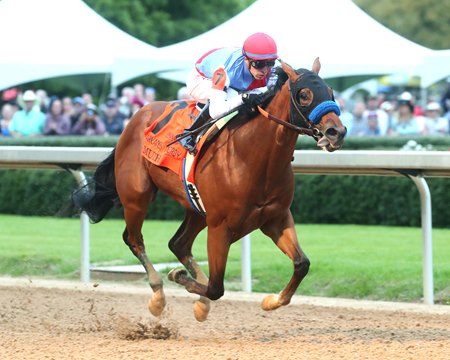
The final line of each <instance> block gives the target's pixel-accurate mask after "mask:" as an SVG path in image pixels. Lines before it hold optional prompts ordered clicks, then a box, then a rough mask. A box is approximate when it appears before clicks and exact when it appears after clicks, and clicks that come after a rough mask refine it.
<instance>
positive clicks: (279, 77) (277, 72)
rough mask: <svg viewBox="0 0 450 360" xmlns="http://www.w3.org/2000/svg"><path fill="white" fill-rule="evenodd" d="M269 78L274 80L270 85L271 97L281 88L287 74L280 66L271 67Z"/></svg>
mask: <svg viewBox="0 0 450 360" xmlns="http://www.w3.org/2000/svg"><path fill="white" fill-rule="evenodd" d="M271 78H273V79H274V80H275V79H276V82H275V84H274V85H272V86H270V89H269V93H270V95H271V97H273V96H275V94H276V93H277V92H278V91H280V90H281V87H282V86H283V85H284V83H285V82H286V80H287V79H288V75H287V74H286V73H285V72H284V70H283V68H282V67H281V66H278V67H276V68H274V69H273V73H272V74H271ZM269 82H270V81H269Z"/></svg>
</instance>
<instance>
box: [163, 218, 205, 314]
mask: <svg viewBox="0 0 450 360" xmlns="http://www.w3.org/2000/svg"><path fill="white" fill-rule="evenodd" d="M205 226H206V223H205V219H204V218H203V217H202V216H200V215H198V214H196V213H192V212H187V213H186V217H185V219H184V221H183V223H182V224H181V226H180V227H179V228H178V230H177V232H176V233H175V235H174V236H173V237H172V239H171V240H170V242H169V248H170V250H171V251H172V252H173V253H174V254H175V255H176V257H177V258H178V260H180V262H181V263H182V264H183V265H184V267H185V268H186V269H187V270H188V271H189V273H190V274H191V276H192V277H193V278H194V279H195V280H197V281H198V282H199V283H200V284H203V285H207V284H208V278H207V276H206V275H205V273H204V272H203V270H202V268H201V267H200V266H199V264H198V263H197V261H196V260H195V259H194V257H193V255H192V244H193V243H194V240H195V238H196V237H197V235H198V233H199V232H200V231H201V230H203V229H204V228H205ZM178 271H179V270H178ZM176 272H177V270H175V272H174V273H172V275H174V274H175V273H176ZM169 279H171V280H174V277H173V276H170V277H169ZM209 309H210V300H209V299H208V298H206V297H204V296H200V298H199V300H197V301H195V303H194V315H195V318H196V319H197V321H205V320H206V318H207V317H208V313H209Z"/></svg>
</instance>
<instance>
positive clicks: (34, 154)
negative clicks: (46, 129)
mask: <svg viewBox="0 0 450 360" xmlns="http://www.w3.org/2000/svg"><path fill="white" fill-rule="evenodd" d="M111 150H112V148H72V147H37V146H36V147H33V146H0V167H4V168H18V167H19V168H61V167H63V166H65V167H66V168H67V167H69V168H70V169H71V172H72V174H73V175H74V176H75V178H76V179H77V181H78V183H79V184H80V185H83V184H84V182H85V177H84V174H83V172H82V170H84V169H94V168H95V167H96V166H97V164H98V163H99V162H100V161H102V160H103V159H105V158H106V157H107V156H108V155H109V154H110V152H111ZM292 167H293V170H294V173H296V174H341V175H384V176H399V175H406V176H408V177H409V178H411V179H412V180H413V182H414V183H415V184H416V186H417V188H418V190H419V193H420V200H421V217H422V257H423V293H424V302H425V303H426V304H433V303H434V296H433V261H432V231H431V228H432V215H431V195H430V191H429V188H428V185H427V183H426V181H425V177H427V176H436V177H450V152H441V151H423V152H419V151H347V150H340V151H337V152H335V153H327V152H322V151H309V150H297V151H295V152H294V159H293V161H292ZM88 224H89V222H88V219H87V216H86V214H82V215H81V267H80V273H81V275H80V277H81V280H82V281H84V282H88V281H90V275H89V271H90V269H89V227H88ZM242 285H243V289H244V290H245V291H248V292H250V291H251V263H250V237H249V236H246V237H245V238H244V239H243V241H242Z"/></svg>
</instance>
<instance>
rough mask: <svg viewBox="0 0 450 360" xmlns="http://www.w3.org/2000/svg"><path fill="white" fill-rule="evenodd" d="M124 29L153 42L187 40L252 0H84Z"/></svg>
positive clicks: (229, 16)
mask: <svg viewBox="0 0 450 360" xmlns="http://www.w3.org/2000/svg"><path fill="white" fill-rule="evenodd" d="M85 2H86V3H87V4H88V5H89V6H90V7H92V9H94V10H95V11H96V12H98V13H99V14H100V15H102V16H103V17H104V18H106V19H107V20H109V21H110V22H112V23H113V24H114V25H116V26H117V27H119V28H121V29H122V30H124V31H126V32H127V33H129V34H131V35H133V36H135V37H137V38H138V39H140V40H143V41H145V42H147V43H149V44H151V45H154V46H158V47H159V46H165V45H170V44H174V43H177V42H179V41H183V40H187V39H189V38H191V37H193V36H196V35H199V34H201V33H203V32H205V31H208V30H210V29H212V28H213V27H215V26H217V25H220V24H221V23H223V22H225V21H227V20H228V19H230V18H231V17H232V16H234V15H236V14H238V13H239V12H241V11H242V10H243V9H245V8H246V7H248V6H249V5H250V4H251V3H253V2H254V0H209V1H203V0H189V1H179V0H130V1H116V0H85Z"/></svg>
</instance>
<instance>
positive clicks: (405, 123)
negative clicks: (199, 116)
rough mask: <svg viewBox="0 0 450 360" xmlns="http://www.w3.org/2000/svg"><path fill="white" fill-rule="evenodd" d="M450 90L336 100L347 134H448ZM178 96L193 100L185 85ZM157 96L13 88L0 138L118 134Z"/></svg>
mask: <svg viewBox="0 0 450 360" xmlns="http://www.w3.org/2000/svg"><path fill="white" fill-rule="evenodd" d="M447 93H448V96H447ZM447 93H445V94H444V96H443V98H442V101H441V102H440V103H439V102H437V101H429V102H428V103H427V104H426V105H425V106H424V107H423V108H421V107H420V106H418V105H417V104H416V101H415V99H414V97H413V96H412V95H411V93H409V92H404V93H402V94H400V95H399V96H398V97H397V98H395V99H394V100H390V101H388V100H386V98H385V96H384V95H383V94H378V95H373V96H369V97H368V98H367V99H366V100H359V101H356V102H355V103H353V106H352V108H351V109H348V108H347V102H346V101H345V99H344V98H342V97H341V96H336V101H337V103H338V104H339V106H340V108H341V116H340V118H341V120H342V121H343V123H344V125H345V126H346V127H347V130H348V136H402V135H403V136H417V135H449V134H450V87H449V91H448V92H447ZM177 96H178V99H188V98H189V95H188V94H187V91H186V88H185V87H182V88H180V89H179V91H178V94H177ZM446 96H447V97H446ZM155 97H156V93H155V89H154V88H151V87H147V88H146V87H144V86H143V85H142V84H135V85H134V86H133V87H124V88H123V89H122V90H121V94H120V96H118V97H117V96H109V97H108V98H107V99H106V100H105V101H104V102H102V103H101V104H99V105H95V104H94V103H93V99H92V96H91V95H90V94H89V93H85V94H82V95H81V96H76V97H74V98H71V97H62V98H60V97H57V96H48V95H47V93H46V91H44V90H37V91H32V90H26V91H24V92H23V93H21V92H20V91H19V90H17V89H10V90H7V91H4V92H3V96H2V100H3V102H2V107H1V114H0V136H4V137H31V136H43V135H46V136H50V135H85V136H89V135H105V136H107V135H119V134H121V133H122V131H123V129H124V127H125V126H126V125H127V123H128V121H129V120H130V118H131V116H132V114H134V112H135V111H137V110H138V109H139V108H141V107H142V106H144V105H146V104H149V103H151V102H153V101H155Z"/></svg>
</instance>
